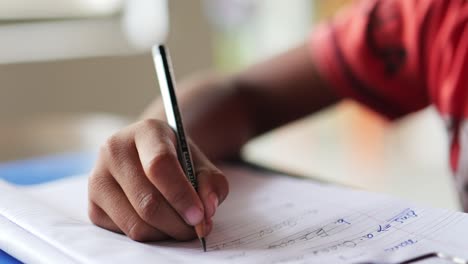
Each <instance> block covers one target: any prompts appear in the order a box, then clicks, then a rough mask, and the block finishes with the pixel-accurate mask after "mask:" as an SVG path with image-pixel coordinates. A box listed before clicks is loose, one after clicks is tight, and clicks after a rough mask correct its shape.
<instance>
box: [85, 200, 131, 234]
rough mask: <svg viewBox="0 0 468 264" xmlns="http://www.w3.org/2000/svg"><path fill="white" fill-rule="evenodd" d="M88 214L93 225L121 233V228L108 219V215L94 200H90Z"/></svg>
mask: <svg viewBox="0 0 468 264" xmlns="http://www.w3.org/2000/svg"><path fill="white" fill-rule="evenodd" d="M88 215H89V218H90V219H91V222H93V223H94V224H95V225H97V226H100V227H102V228H105V229H107V230H110V231H113V232H116V233H120V234H123V232H122V230H120V228H119V227H118V226H117V225H116V224H115V223H114V221H112V219H110V217H109V216H108V215H107V214H106V213H105V212H104V210H102V209H101V208H100V207H99V206H97V205H96V204H95V203H94V202H92V201H90V202H89V206H88Z"/></svg>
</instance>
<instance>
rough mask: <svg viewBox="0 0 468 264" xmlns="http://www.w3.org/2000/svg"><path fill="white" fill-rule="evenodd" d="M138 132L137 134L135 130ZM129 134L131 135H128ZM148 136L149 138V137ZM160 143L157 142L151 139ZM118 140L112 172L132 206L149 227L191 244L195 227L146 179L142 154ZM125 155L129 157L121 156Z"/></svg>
mask: <svg viewBox="0 0 468 264" xmlns="http://www.w3.org/2000/svg"><path fill="white" fill-rule="evenodd" d="M131 131H132V130H126V131H123V132H122V133H124V134H120V135H116V136H119V137H120V138H128V137H129V136H130V135H128V133H131ZM133 131H135V130H133ZM125 133H127V134H125ZM145 135H147V134H145ZM148 140H151V141H157V140H159V139H157V138H151V139H148ZM121 142H123V140H118V139H116V140H115V142H114V143H112V146H109V147H108V148H111V149H112V150H111V151H109V150H108V151H107V152H109V153H112V152H113V153H114V154H113V155H109V157H108V158H109V159H113V160H114V161H113V162H110V163H109V164H111V165H110V168H109V170H110V172H111V174H112V176H113V177H114V178H115V180H116V181H117V183H118V184H119V185H120V187H121V188H122V190H123V192H124V193H125V195H126V196H127V198H128V200H129V201H130V203H131V205H132V206H133V208H134V209H135V211H136V212H137V214H138V215H139V216H140V218H141V219H143V220H144V221H145V222H146V223H148V224H150V225H151V226H153V227H155V228H157V229H158V230H160V231H162V232H164V233H166V234H168V235H169V236H170V237H172V238H175V239H177V240H189V239H193V238H195V237H196V235H195V231H194V229H193V227H191V226H189V225H187V224H186V223H185V221H184V220H183V219H182V218H181V216H180V215H179V214H178V213H177V212H176V211H175V210H174V208H172V207H171V205H169V203H168V202H167V201H166V199H165V198H164V197H163V196H162V195H161V193H160V192H159V191H158V189H156V187H155V186H153V184H152V183H151V182H150V181H149V180H148V178H147V177H146V175H145V173H144V171H143V169H142V166H141V162H140V160H139V157H138V152H137V150H136V148H135V147H134V146H131V145H127V144H125V143H121ZM121 152H125V153H126V155H125V156H123V155H120V154H119V153H121Z"/></svg>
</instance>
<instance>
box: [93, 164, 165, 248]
mask: <svg viewBox="0 0 468 264" xmlns="http://www.w3.org/2000/svg"><path fill="white" fill-rule="evenodd" d="M89 186H90V187H89V189H90V199H91V201H92V202H93V203H95V204H96V205H97V206H98V207H100V208H102V210H103V211H104V212H105V213H106V215H108V216H109V217H110V218H111V220H112V222H114V223H115V225H116V226H117V227H118V228H119V229H120V230H121V231H123V233H125V234H126V235H127V236H128V237H130V238H131V239H133V240H136V241H157V240H162V239H167V235H165V234H164V233H162V232H161V231H159V230H158V229H156V228H154V227H152V226H150V225H149V224H147V223H146V222H145V221H143V220H142V219H141V218H140V217H139V215H138V214H137V213H136V212H135V210H134V209H133V207H132V205H131V204H130V202H129V201H128V200H127V197H126V196H125V194H124V192H123V191H122V189H121V188H120V186H119V185H118V184H117V182H116V181H115V180H114V178H112V176H111V175H110V173H109V172H107V171H104V170H102V171H100V172H95V173H93V174H92V175H91V177H90V180H89ZM91 220H93V219H91ZM93 222H94V221H93ZM99 223H100V222H99V220H97V221H96V224H99Z"/></svg>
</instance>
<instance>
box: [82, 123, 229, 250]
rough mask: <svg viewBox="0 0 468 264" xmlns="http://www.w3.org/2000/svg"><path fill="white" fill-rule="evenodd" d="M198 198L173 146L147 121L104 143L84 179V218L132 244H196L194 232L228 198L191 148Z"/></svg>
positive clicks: (166, 133)
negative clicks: (170, 241)
mask: <svg viewBox="0 0 468 264" xmlns="http://www.w3.org/2000/svg"><path fill="white" fill-rule="evenodd" d="M190 145H191V151H192V157H193V160H194V164H195V169H196V173H197V176H198V184H199V187H198V188H199V193H198V194H197V193H196V192H195V190H194V188H193V187H192V186H191V185H190V183H189V181H188V180H187V179H186V176H185V174H184V171H183V170H182V167H181V166H180V164H179V161H178V158H177V150H176V149H177V141H176V137H175V134H174V132H173V130H172V129H171V128H170V127H169V126H168V125H167V124H166V123H164V122H162V121H158V120H154V119H148V120H145V121H141V122H139V123H136V124H133V125H131V126H129V127H127V128H125V129H123V130H122V131H120V132H118V133H117V134H115V135H114V136H112V137H110V138H109V139H108V140H107V143H106V144H105V145H104V146H103V147H102V149H101V152H100V154H99V159H98V162H97V164H96V167H95V168H94V170H93V172H92V174H91V177H90V179H89V217H90V219H91V221H92V222H93V223H94V224H96V225H98V226H100V227H103V228H106V229H109V230H112V231H115V232H121V233H125V234H126V235H127V236H129V237H130V238H132V239H133V240H138V241H154V240H162V239H167V238H169V237H172V238H174V239H177V240H188V239H192V238H195V237H196V235H195V231H194V228H193V226H194V225H196V224H198V223H200V222H201V221H202V219H203V218H205V220H206V228H205V229H206V234H205V235H207V234H208V233H209V232H210V231H211V228H212V221H211V218H212V217H213V215H214V213H215V211H216V208H217V206H218V205H219V204H220V203H221V202H222V201H223V200H224V199H225V198H226V196H227V194H228V183H227V180H226V178H225V177H224V175H223V173H222V172H221V171H220V170H218V169H217V168H216V167H215V166H214V165H213V164H212V163H211V162H210V161H209V160H208V159H207V158H206V157H205V156H204V155H203V154H202V153H201V152H200V150H199V149H198V148H197V147H196V146H195V145H194V144H193V143H191V144H190Z"/></svg>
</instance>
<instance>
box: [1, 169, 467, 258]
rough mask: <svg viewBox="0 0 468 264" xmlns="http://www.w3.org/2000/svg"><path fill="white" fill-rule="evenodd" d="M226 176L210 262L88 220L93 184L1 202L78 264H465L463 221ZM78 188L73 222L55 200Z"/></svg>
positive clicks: (13, 192) (329, 190)
mask: <svg viewBox="0 0 468 264" xmlns="http://www.w3.org/2000/svg"><path fill="white" fill-rule="evenodd" d="M225 172H226V174H228V178H229V181H230V187H231V192H230V195H229V198H228V199H227V200H226V201H225V203H223V205H222V206H221V207H220V208H219V210H218V212H217V215H216V217H215V219H214V223H215V226H214V230H213V232H212V233H211V234H210V235H209V236H208V237H207V245H208V252H207V253H202V252H201V250H200V245H199V242H198V241H192V242H186V243H179V242H162V243H161V242H160V243H148V244H142V243H137V242H133V241H131V240H130V239H128V238H127V237H125V236H122V235H118V234H115V233H112V232H108V231H105V230H103V229H100V228H98V227H95V226H93V225H91V224H90V223H89V220H86V219H81V218H82V217H81V216H83V215H85V212H83V211H86V208H85V206H83V204H84V205H85V204H86V199H87V198H86V186H87V182H86V177H75V178H72V179H69V180H70V181H68V180H64V181H61V182H56V183H52V184H46V185H42V186H37V187H29V188H21V189H19V188H16V187H11V186H8V185H5V184H3V185H1V186H0V192H1V193H2V197H3V194H4V193H6V194H7V196H8V197H10V198H9V199H10V201H9V202H5V200H4V199H2V200H1V201H0V209H1V215H2V216H3V217H6V218H8V219H10V220H11V221H12V222H15V223H16V224H17V225H19V226H21V227H22V228H24V229H27V230H28V231H29V232H31V233H32V234H34V235H35V236H37V237H38V238H39V239H40V240H43V241H45V243H47V244H48V245H50V246H52V247H54V248H56V249H57V250H58V251H60V252H61V254H63V255H66V256H67V257H68V258H69V259H70V262H71V263H73V262H86V263H128V262H130V261H137V262H138V263H155V262H170V263H194V262H195V263H198V262H200V263H211V262H213V263H220V262H221V263H356V262H360V261H369V260H379V261H382V260H385V261H397V260H400V259H403V258H406V257H409V256H415V255H419V254H421V253H424V252H432V251H442V252H446V253H449V254H452V255H456V256H460V257H465V258H468V253H467V252H468V242H467V241H466V238H467V237H468V217H467V216H466V214H462V213H456V212H451V211H447V210H436V209H428V208H422V207H417V206H413V205H410V204H408V203H406V202H402V201H399V200H396V199H394V198H390V197H387V196H384V195H379V194H372V193H365V192H359V191H354V190H348V189H344V188H339V187H332V186H325V185H320V184H316V183H313V182H310V181H306V180H300V179H293V178H289V177H279V176H274V175H264V174H259V173H255V172H253V171H250V170H246V169H243V168H235V167H234V168H233V167H226V168H225ZM72 189H73V190H74V191H75V194H74V195H76V199H77V200H76V201H85V202H84V203H81V204H82V206H77V208H74V209H77V210H80V211H81V213H79V214H75V215H71V214H70V213H68V214H67V213H66V212H67V210H68V212H70V207H69V206H67V204H70V202H68V203H63V202H61V199H58V198H59V197H61V196H63V195H65V194H67V193H70V192H73V190H72ZM77 190H78V191H77ZM12 203H13V204H14V206H12ZM79 203H80V202H78V203H77V204H79ZM15 208H16V209H15ZM17 208H21V210H17ZM80 215H81V216H80ZM0 236H1V234H0ZM14 239H18V240H21V239H22V238H21V237H15V238H14ZM21 242H22V243H24V244H28V241H26V240H25V241H21ZM16 244H19V243H16ZM103 245H105V246H103ZM53 260H54V258H53V256H51V261H48V262H49V263H54V261H53ZM55 263H63V262H58V261H56V262H55Z"/></svg>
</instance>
